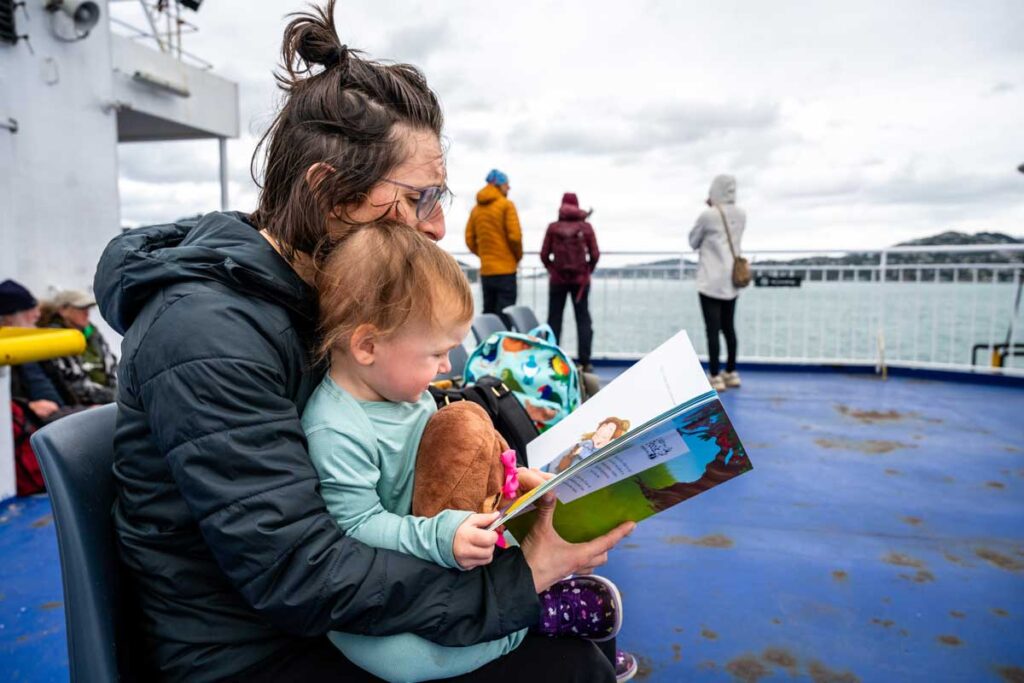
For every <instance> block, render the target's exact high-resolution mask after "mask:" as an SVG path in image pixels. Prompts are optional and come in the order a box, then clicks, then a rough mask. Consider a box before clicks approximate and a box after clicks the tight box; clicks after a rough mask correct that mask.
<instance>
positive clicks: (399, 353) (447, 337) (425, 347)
mask: <svg viewBox="0 0 1024 683" xmlns="http://www.w3.org/2000/svg"><path fill="white" fill-rule="evenodd" d="M470 322H471V321H469V320H467V321H465V322H462V321H453V322H449V323H445V324H442V325H438V326H436V327H433V326H430V325H428V324H426V323H423V324H416V325H410V326H409V327H408V328H407V329H405V330H402V331H401V332H399V333H398V334H396V335H395V336H393V337H391V338H390V339H387V340H384V341H381V342H378V343H377V348H376V351H375V358H374V362H373V365H372V366H370V382H371V384H372V385H373V389H374V391H376V392H377V393H378V394H380V395H381V396H382V397H383V398H385V399H387V400H388V401H393V402H396V403H398V402H403V401H404V402H408V403H412V402H415V401H418V400H419V399H420V396H421V395H422V394H423V392H424V391H426V390H427V386H429V384H430V382H431V381H433V379H434V377H436V376H437V375H438V374H439V373H442V372H448V371H449V370H451V367H452V366H451V363H449V362H448V352H449V351H451V350H452V349H454V348H455V347H456V346H458V345H459V344H461V343H462V340H463V339H465V338H466V335H467V334H469V325H470Z"/></svg>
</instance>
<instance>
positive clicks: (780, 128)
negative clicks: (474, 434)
mask: <svg viewBox="0 0 1024 683" xmlns="http://www.w3.org/2000/svg"><path fill="white" fill-rule="evenodd" d="M131 6H132V3H123V6H118V5H117V4H115V5H114V6H113V7H112V11H113V12H114V13H115V15H116V16H121V17H126V18H127V17H129V16H130V11H131ZM302 7H303V3H300V2H294V1H293V0H246V2H244V3H243V2H237V1H232V2H228V1H226V0H207V1H206V2H204V3H203V5H202V9H201V10H200V11H199V12H198V13H194V14H193V13H191V12H189V13H188V15H189V16H187V18H188V19H189V20H190V21H193V22H194V23H195V24H197V25H198V26H199V28H200V32H199V33H198V34H197V35H192V36H187V40H186V43H185V48H186V49H187V50H189V51H191V52H193V53H196V54H198V55H199V56H201V57H203V58H204V59H206V60H208V61H209V62H212V63H213V64H214V67H215V73H217V74H219V75H221V76H223V77H226V78H229V79H231V80H234V81H236V82H238V83H239V84H240V90H241V117H242V121H241V123H242V137H241V138H240V139H239V140H233V141H231V142H230V143H229V157H230V163H231V171H230V172H231V190H230V191H231V204H232V207H233V208H237V209H241V210H251V209H252V208H253V207H254V206H255V201H256V192H257V190H256V187H255V186H254V185H253V183H252V181H251V180H250V179H249V158H250V156H251V154H252V150H253V147H254V145H255V142H256V139H257V137H258V135H259V134H261V133H262V131H263V130H264V129H265V127H266V126H267V124H268V122H269V121H270V119H271V117H272V115H273V112H274V107H275V104H276V102H277V97H278V95H277V91H276V90H275V86H274V82H273V78H272V76H271V73H272V70H273V69H274V68H275V66H276V61H277V59H278V55H279V50H280V39H281V32H282V29H283V27H284V24H285V23H286V22H285V20H284V18H283V15H284V14H286V13H287V12H289V11H294V10H297V9H300V8H302ZM337 17H338V26H339V31H340V32H341V38H342V41H343V42H346V43H347V44H348V45H349V46H352V47H358V48H361V49H364V50H366V51H367V52H368V53H369V54H370V55H371V56H372V57H375V58H381V59H393V60H397V61H408V62H411V63H413V64H416V65H417V66H419V67H421V68H422V69H423V70H424V71H425V72H426V75H427V78H428V80H429V82H430V84H431V86H432V87H433V88H434V89H435V90H436V91H437V93H438V94H439V96H440V98H441V101H442V103H443V105H444V108H445V113H446V117H447V130H446V135H447V138H448V143H449V153H448V171H449V184H450V185H451V187H452V189H453V190H454V191H455V193H456V199H455V202H454V205H453V206H452V209H451V211H450V212H449V214H448V231H449V236H448V237H447V238H445V240H444V242H443V244H444V246H446V247H447V248H448V249H450V250H452V251H461V250H464V249H465V247H464V244H463V241H462V237H463V229H464V226H465V222H466V218H467V216H468V213H469V210H470V208H471V207H472V205H473V203H474V201H475V195H476V192H477V191H478V190H479V189H480V188H481V187H482V186H483V184H484V183H483V179H484V176H485V175H486V174H487V171H488V170H489V169H490V168H492V167H497V168H500V169H501V170H503V171H505V172H506V173H508V174H509V177H510V181H511V186H512V191H511V194H510V199H512V200H513V201H515V203H516V206H517V208H518V209H519V214H520V220H521V222H522V224H523V228H524V234H525V237H524V239H525V247H526V249H528V250H530V249H534V250H535V249H538V248H539V246H540V241H541V239H542V237H543V233H544V229H545V227H546V226H547V224H548V223H549V222H550V221H552V220H555V217H556V213H557V208H558V204H559V201H560V198H561V195H562V193H563V192H565V191H574V192H576V193H577V194H578V195H579V197H580V202H581V204H582V205H583V206H585V207H590V206H592V207H594V209H595V211H594V215H593V217H592V222H593V224H594V226H595V228H596V230H597V233H598V239H599V241H600V243H601V245H602V248H603V249H606V250H616V249H631V250H638V249H651V250H674V251H678V250H683V249H684V248H685V243H686V233H687V232H688V231H689V229H690V227H691V226H692V225H693V221H694V218H695V217H696V216H697V214H698V213H699V212H700V210H701V209H702V208H703V204H702V201H703V199H704V198H705V197H706V196H707V189H708V185H709V183H710V181H711V178H712V177H713V176H714V175H715V174H718V173H732V174H733V175H735V176H736V177H737V180H738V185H739V192H738V195H739V204H740V205H742V206H743V207H744V208H745V209H746V210H747V213H748V222H747V237H746V239H745V246H746V247H747V249H748V250H752V249H757V248H761V249H768V248H787V249H788V248H792V249H798V248H844V247H848V248H874V247H882V246H886V245H890V244H893V243H895V242H898V241H903V240H906V239H910V238H914V237H922V236H926V235H930V234H934V233H937V232H941V231H945V230H960V231H965V232H977V231H981V230H989V231H999V232H1006V233H1009V234H1012V235H1018V236H1019V235H1024V175H1022V174H1020V173H1018V172H1017V171H1016V168H1017V166H1018V165H1019V164H1021V163H1022V162H1024V3H1021V2H1020V0H1005V1H998V0H976V1H975V2H970V3H967V2H962V1H956V2H939V1H937V0H932V1H928V2H924V1H922V2H912V1H908V0H900V1H899V2H893V1H892V0H887V1H884V2H876V1H867V0H860V1H858V2H852V1H851V2H827V3H822V2H797V1H787V0H776V1H774V2H770V3H767V2H759V1H755V0H750V1H748V2H738V1H721V0H720V1H718V2H714V3H711V2H699V3H698V2H653V1H643V0H639V1H635V2H629V3H625V2H614V3H613V2H607V1H605V0H589V1H578V2H577V1H573V2H566V1H560V2H557V3H555V2H540V1H521V2H507V3H488V2H481V1H480V0H476V1H475V2H470V1H461V0H460V1H449V0H445V1H443V2H431V3H413V2H398V1H395V0H373V1H364V0H359V1H352V0H349V1H345V0H342V1H340V2H339V3H338V13H337ZM120 157H121V183H120V187H121V204H122V217H123V221H124V223H125V224H126V225H137V224H143V223H151V222H159V221H165V220H169V219H173V218H175V217H177V216H181V215H184V214H189V213H197V212H205V211H208V210H212V209H216V208H218V206H219V188H218V184H217V145H216V142H213V141H203V142H188V143H169V144H136V145H122V146H121V152H120Z"/></svg>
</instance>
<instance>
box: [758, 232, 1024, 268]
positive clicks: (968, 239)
mask: <svg viewBox="0 0 1024 683" xmlns="http://www.w3.org/2000/svg"><path fill="white" fill-rule="evenodd" d="M974 244H991V245H1000V244H1024V240H1022V239H1020V238H1017V237H1011V236H1010V235H1004V234H1003V233H1000V232H979V233H975V234H973V235H970V234H968V233H965V232H956V231H953V230H950V231H948V232H942V233H939V234H938V235H932V236H931V237H922V238H920V239H916V240H909V241H907V242H900V243H899V244H897V245H895V246H897V247H919V246H920V247H925V246H927V247H936V246H964V245H974ZM878 261H879V256H878V254H871V253H858V252H851V253H849V254H846V255H844V256H839V257H828V256H812V257H810V258H798V259H790V260H779V261H772V260H761V259H758V261H757V263H758V264H763V265H775V264H778V265H791V266H826V265H829V266H830V265H837V266H864V265H877V264H878ZM1021 261H1024V254H1022V253H1021V252H1016V253H1013V252H1005V251H998V250H992V251H977V252H973V253H941V252H939V253H936V252H924V253H920V254H889V255H888V256H887V257H886V262H887V263H888V264H889V265H895V264H929V263H1017V262H1021Z"/></svg>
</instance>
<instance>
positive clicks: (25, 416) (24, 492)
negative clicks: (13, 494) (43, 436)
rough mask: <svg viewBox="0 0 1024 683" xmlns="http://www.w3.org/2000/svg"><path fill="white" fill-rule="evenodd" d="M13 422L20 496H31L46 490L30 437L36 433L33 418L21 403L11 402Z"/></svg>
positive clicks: (16, 473)
mask: <svg viewBox="0 0 1024 683" xmlns="http://www.w3.org/2000/svg"><path fill="white" fill-rule="evenodd" d="M11 422H12V423H13V424H14V468H15V475H16V478H17V487H18V495H19V496H30V495H32V494H33V493H42V492H43V491H45V490H46V482H45V481H43V473H42V472H41V471H40V469H39V461H38V460H37V459H36V453H35V451H33V450H32V444H31V443H29V437H31V436H32V434H34V433H35V431H36V426H35V424H33V421H32V417H31V415H30V413H29V412H28V410H27V409H26V408H25V407H24V406H23V405H22V404H21V402H20V401H11Z"/></svg>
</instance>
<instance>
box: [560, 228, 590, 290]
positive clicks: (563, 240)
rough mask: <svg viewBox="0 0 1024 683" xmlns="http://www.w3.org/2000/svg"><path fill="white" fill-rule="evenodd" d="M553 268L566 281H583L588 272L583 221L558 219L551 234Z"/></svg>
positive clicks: (588, 265)
mask: <svg viewBox="0 0 1024 683" xmlns="http://www.w3.org/2000/svg"><path fill="white" fill-rule="evenodd" d="M551 254H552V256H553V257H554V264H553V265H554V269H555V270H556V271H558V274H559V275H560V276H561V277H562V278H563V279H564V280H566V281H569V282H585V281H586V280H587V276H588V275H589V274H590V264H589V263H588V262H587V238H586V237H584V235H583V223H578V222H564V221H559V223H557V224H556V227H555V229H554V230H552V234H551Z"/></svg>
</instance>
